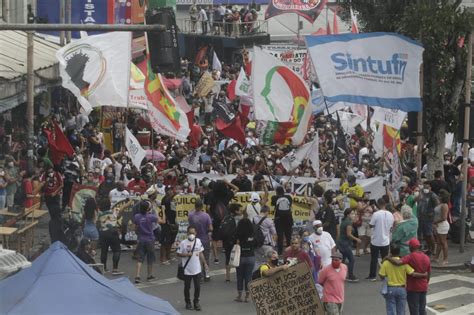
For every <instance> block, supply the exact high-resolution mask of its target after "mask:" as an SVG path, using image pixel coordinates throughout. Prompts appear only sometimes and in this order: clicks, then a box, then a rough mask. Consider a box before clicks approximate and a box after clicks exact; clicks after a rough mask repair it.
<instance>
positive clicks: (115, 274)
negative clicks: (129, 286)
mask: <svg viewBox="0 0 474 315" xmlns="http://www.w3.org/2000/svg"><path fill="white" fill-rule="evenodd" d="M120 275H123V271H120V270H113V271H112V276H120Z"/></svg>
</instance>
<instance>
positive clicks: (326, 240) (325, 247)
mask: <svg viewBox="0 0 474 315" xmlns="http://www.w3.org/2000/svg"><path fill="white" fill-rule="evenodd" d="M309 240H310V241H311V244H312V245H313V248H314V252H315V254H316V255H319V256H321V264H322V265H323V267H326V266H328V265H330V264H331V254H332V249H333V248H334V247H335V246H336V243H335V242H334V240H333V238H332V236H331V234H329V233H328V232H326V231H323V233H322V234H321V235H318V234H316V233H313V234H311V235H310V236H309Z"/></svg>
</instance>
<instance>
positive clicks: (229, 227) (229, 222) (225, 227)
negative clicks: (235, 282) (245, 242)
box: [219, 203, 242, 282]
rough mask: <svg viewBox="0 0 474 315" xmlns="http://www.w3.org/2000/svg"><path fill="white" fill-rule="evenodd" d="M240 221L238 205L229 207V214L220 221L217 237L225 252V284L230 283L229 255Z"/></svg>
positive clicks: (239, 207) (232, 204)
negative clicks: (220, 240)
mask: <svg viewBox="0 0 474 315" xmlns="http://www.w3.org/2000/svg"><path fill="white" fill-rule="evenodd" d="M241 219H242V213H241V206H240V205H239V204H238V203H231V204H230V205H229V214H228V215H226V216H225V217H224V219H223V220H222V225H221V228H220V230H219V236H220V238H221V239H222V247H223V248H224V252H225V282H230V266H229V262H230V253H231V252H232V247H234V244H235V240H236V231H237V223H238V222H239V221H240V220H241Z"/></svg>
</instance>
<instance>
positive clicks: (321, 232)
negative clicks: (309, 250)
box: [316, 226, 323, 234]
mask: <svg viewBox="0 0 474 315" xmlns="http://www.w3.org/2000/svg"><path fill="white" fill-rule="evenodd" d="M316 234H323V227H322V226H320V227H318V228H317V229H316Z"/></svg>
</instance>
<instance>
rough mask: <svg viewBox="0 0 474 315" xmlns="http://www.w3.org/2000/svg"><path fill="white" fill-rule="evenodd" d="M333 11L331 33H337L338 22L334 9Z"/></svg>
mask: <svg viewBox="0 0 474 315" xmlns="http://www.w3.org/2000/svg"><path fill="white" fill-rule="evenodd" d="M333 13H334V17H333V20H332V33H333V34H339V24H338V22H337V14H336V11H334V12H333Z"/></svg>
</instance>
